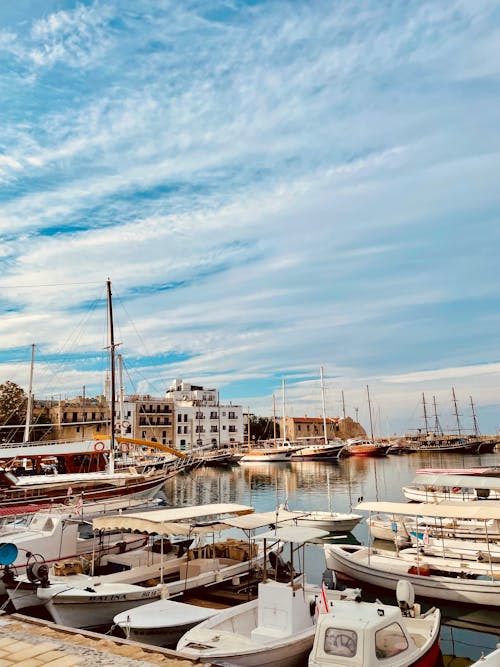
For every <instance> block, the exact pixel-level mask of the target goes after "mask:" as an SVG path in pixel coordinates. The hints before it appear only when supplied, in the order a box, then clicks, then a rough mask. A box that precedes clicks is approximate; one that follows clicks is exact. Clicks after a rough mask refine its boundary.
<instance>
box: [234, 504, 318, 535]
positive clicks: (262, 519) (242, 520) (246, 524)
mask: <svg viewBox="0 0 500 667" xmlns="http://www.w3.org/2000/svg"><path fill="white" fill-rule="evenodd" d="M304 515H305V512H289V511H287V510H282V509H280V510H278V511H277V512H276V511H274V512H254V513H253V514H246V515H245V516H238V517H234V518H232V517H231V518H228V519H224V523H225V524H227V525H228V526H231V527H232V528H241V529H242V530H255V529H256V528H262V527H263V526H270V525H271V524H276V523H282V522H283V521H294V520H295V519H298V518H299V517H301V516H304Z"/></svg>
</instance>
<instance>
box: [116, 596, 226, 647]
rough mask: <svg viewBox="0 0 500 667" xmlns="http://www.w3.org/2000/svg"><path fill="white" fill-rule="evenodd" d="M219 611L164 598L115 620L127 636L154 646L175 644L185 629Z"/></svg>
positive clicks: (122, 614)
mask: <svg viewBox="0 0 500 667" xmlns="http://www.w3.org/2000/svg"><path fill="white" fill-rule="evenodd" d="M219 612H220V609H213V608H212V607H197V606H196V605H192V604H185V603H184V602H177V601H176V600H168V599H160V600H157V601H156V602H150V603H149V604H143V605H141V606H140V607H135V608H133V609H128V610H127V611H123V612H121V613H120V614H117V615H116V616H115V617H114V619H113V623H114V624H115V625H117V626H119V627H120V628H121V630H122V632H123V633H124V635H125V637H126V638H127V639H131V640H133V641H137V642H142V643H143V644H152V645H153V646H174V645H175V644H177V642H178V641H179V639H180V638H181V637H182V635H183V634H184V633H186V632H187V631H188V630H190V629H191V628H193V627H194V626H195V625H198V623H201V622H202V621H204V620H206V619H207V618H211V617H212V616H214V615H215V614H217V613H219Z"/></svg>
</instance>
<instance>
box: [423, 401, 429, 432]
mask: <svg viewBox="0 0 500 667" xmlns="http://www.w3.org/2000/svg"><path fill="white" fill-rule="evenodd" d="M422 404H423V406H424V422H425V434H426V435H429V420H428V418H427V406H426V404H425V394H424V392H422Z"/></svg>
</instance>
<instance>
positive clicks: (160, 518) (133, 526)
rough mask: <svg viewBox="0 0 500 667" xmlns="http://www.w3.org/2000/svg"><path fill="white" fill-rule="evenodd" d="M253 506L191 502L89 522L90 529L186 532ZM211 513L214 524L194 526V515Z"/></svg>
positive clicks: (202, 528) (204, 528)
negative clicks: (191, 503) (91, 526)
mask: <svg viewBox="0 0 500 667" xmlns="http://www.w3.org/2000/svg"><path fill="white" fill-rule="evenodd" d="M252 512H253V507H251V506H250V505H238V504H236V503H213V504H209V505H193V506H190V507H176V508H173V509H160V510H150V511H148V512H136V513H134V514H118V515H115V516H103V517H98V518H95V519H94V520H93V522H92V525H93V527H94V530H135V531H137V532H140V533H155V534H158V535H169V534H170V535H187V534H192V533H197V532H206V531H207V530H215V531H218V530H222V529H223V528H225V527H226V526H225V525H221V524H225V516H226V515H228V514H229V515H230V514H233V515H234V514H235V515H237V516H239V515H244V514H250V513H252ZM207 517H214V520H215V519H216V520H217V522H218V523H217V524H216V525H215V526H211V527H207V526H196V520H197V519H202V518H204V519H206V518H207Z"/></svg>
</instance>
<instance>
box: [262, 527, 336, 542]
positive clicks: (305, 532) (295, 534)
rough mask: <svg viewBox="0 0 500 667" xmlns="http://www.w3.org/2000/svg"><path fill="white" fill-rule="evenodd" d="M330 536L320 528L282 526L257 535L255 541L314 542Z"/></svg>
mask: <svg viewBox="0 0 500 667" xmlns="http://www.w3.org/2000/svg"><path fill="white" fill-rule="evenodd" d="M327 535H330V533H329V532H328V531H327V530H321V529H320V528H307V527H306V526H282V527H280V528H276V530H271V531H269V532H267V533H260V534H259V535H255V537H254V539H255V540H279V541H280V542H296V543H300V544H302V543H304V542H312V541H313V540H317V539H318V538H320V537H326V536H327Z"/></svg>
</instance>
